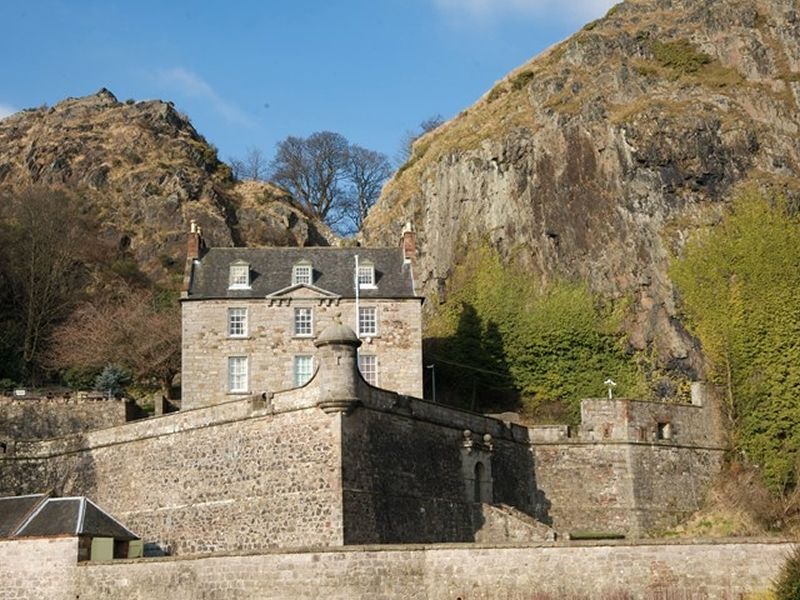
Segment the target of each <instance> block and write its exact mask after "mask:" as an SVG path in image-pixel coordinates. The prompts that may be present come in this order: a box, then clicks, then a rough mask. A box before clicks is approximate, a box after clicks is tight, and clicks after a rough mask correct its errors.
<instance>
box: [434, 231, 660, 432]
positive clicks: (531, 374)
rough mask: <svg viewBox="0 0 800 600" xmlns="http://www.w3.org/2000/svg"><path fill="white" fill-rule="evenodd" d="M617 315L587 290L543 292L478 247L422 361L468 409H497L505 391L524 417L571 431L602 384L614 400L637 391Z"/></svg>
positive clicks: (459, 275)
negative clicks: (563, 423)
mask: <svg viewBox="0 0 800 600" xmlns="http://www.w3.org/2000/svg"><path fill="white" fill-rule="evenodd" d="M619 317H620V312H619V311H614V310H612V308H611V307H610V306H608V305H604V304H603V303H602V302H601V301H600V298H599V297H598V296H596V295H594V294H592V293H591V292H590V291H589V290H588V289H587V288H586V286H585V285H583V284H579V283H573V282H567V281H558V282H555V283H553V284H551V285H550V286H549V287H547V288H544V287H542V286H539V285H537V284H536V283H535V281H534V280H532V279H531V278H530V277H529V276H527V275H526V274H525V273H524V272H523V271H521V270H518V269H515V268H513V267H506V266H503V264H502V262H501V260H500V257H499V255H498V254H497V253H496V252H495V251H494V250H492V249H491V248H489V247H488V246H485V245H484V246H481V247H479V248H477V249H475V250H472V251H471V252H469V253H468V255H467V256H466V258H465V260H464V262H463V264H461V265H460V266H459V267H458V269H457V270H456V272H455V274H454V275H453V278H452V280H451V283H450V286H449V289H448V295H447V297H446V301H445V302H444V303H443V304H441V305H440V306H439V308H438V310H437V314H436V315H434V316H433V317H432V318H431V320H430V322H429V323H428V327H427V335H428V336H431V338H432V339H429V340H428V350H429V352H428V358H429V359H431V360H432V362H433V363H435V364H436V367H437V377H440V381H444V382H447V383H448V385H449V386H451V387H452V388H454V389H458V390H459V391H460V392H461V394H460V395H461V402H462V403H466V404H467V405H468V407H471V408H475V409H481V410H486V409H497V408H499V407H498V406H497V405H496V404H497V403H496V397H497V395H498V394H497V391H498V388H499V389H500V390H503V389H505V390H506V392H507V391H509V390H512V391H516V392H518V393H519V396H520V399H521V404H522V406H521V408H522V409H523V410H524V412H525V413H527V414H528V415H530V416H532V417H534V418H539V419H543V418H544V419H546V418H566V419H567V420H568V421H569V422H571V423H573V424H576V423H578V422H579V419H580V400H581V399H583V398H587V397H598V396H603V395H604V394H605V387H604V385H603V382H604V381H605V380H606V379H607V378H609V377H611V378H612V379H614V380H615V381H616V382H617V384H618V387H617V388H616V389H617V394H619V395H623V396H624V395H629V396H637V395H640V394H641V393H643V392H644V388H645V386H644V378H643V375H642V373H641V371H640V370H639V368H638V366H637V364H636V362H635V360H634V359H633V357H632V356H630V355H629V354H627V353H626V352H625V348H624V341H623V339H622V336H621V335H620V333H619V327H620V318H619ZM506 395H508V394H506ZM464 398H466V399H467V401H466V402H465V401H464Z"/></svg>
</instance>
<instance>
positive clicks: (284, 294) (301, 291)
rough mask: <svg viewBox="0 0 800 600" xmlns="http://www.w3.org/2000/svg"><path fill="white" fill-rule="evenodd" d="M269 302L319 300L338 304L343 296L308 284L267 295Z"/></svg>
mask: <svg viewBox="0 0 800 600" xmlns="http://www.w3.org/2000/svg"><path fill="white" fill-rule="evenodd" d="M266 299H267V300H271V301H277V302H281V303H284V302H290V301H291V300H319V301H321V302H325V301H327V302H338V301H339V300H340V299H341V296H339V295H338V294H334V293H333V292H330V291H328V290H324V289H322V288H320V287H317V286H315V285H311V284H308V283H297V284H295V285H290V286H289V287H285V288H283V289H280V290H277V291H275V292H272V293H271V294H267V296H266Z"/></svg>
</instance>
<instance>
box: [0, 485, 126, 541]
mask: <svg viewBox="0 0 800 600" xmlns="http://www.w3.org/2000/svg"><path fill="white" fill-rule="evenodd" d="M60 535H87V536H91V537H110V538H114V539H117V540H136V539H139V537H138V536H137V535H136V534H135V533H133V532H132V531H130V530H129V529H128V528H127V527H125V526H124V525H122V524H121V523H120V522H119V521H117V520H116V519H115V518H114V517H112V516H111V515H109V514H108V513H107V512H105V511H104V510H103V509H101V508H100V507H99V506H97V505H96V504H95V503H94V502H92V501H91V500H89V499H88V498H86V497H84V496H77V497H71V498H48V497H47V496H46V495H45V494H36V495H33V496H16V497H6V498H0V538H20V537H50V536H60Z"/></svg>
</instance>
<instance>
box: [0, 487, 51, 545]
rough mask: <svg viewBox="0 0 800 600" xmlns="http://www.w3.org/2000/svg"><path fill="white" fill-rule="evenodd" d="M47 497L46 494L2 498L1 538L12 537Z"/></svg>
mask: <svg viewBox="0 0 800 600" xmlns="http://www.w3.org/2000/svg"><path fill="white" fill-rule="evenodd" d="M45 497H46V496H45V495H44V494H31V495H29V496H9V497H5V498H0V538H7V537H11V535H12V534H13V533H14V532H15V531H16V530H17V529H18V528H19V526H20V525H22V522H23V521H24V520H25V519H26V518H27V517H28V515H30V514H31V513H33V511H34V510H35V509H36V507H37V506H39V504H41V502H42V500H44V499H45Z"/></svg>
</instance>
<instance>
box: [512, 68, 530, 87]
mask: <svg viewBox="0 0 800 600" xmlns="http://www.w3.org/2000/svg"><path fill="white" fill-rule="evenodd" d="M534 77H535V75H534V74H533V71H522V72H521V73H519V74H518V75H515V76H514V77H513V78H512V79H511V87H512V88H514V91H515V92H516V91H519V90H521V89H522V88H524V87H525V86H527V85H528V84H529V83H530V82H531V81H533V78H534Z"/></svg>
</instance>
